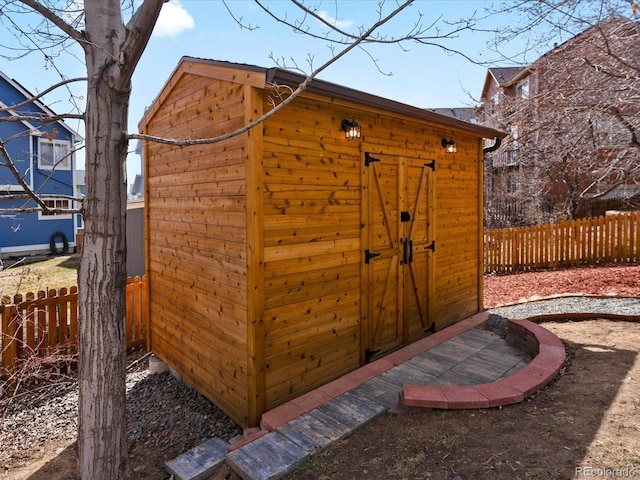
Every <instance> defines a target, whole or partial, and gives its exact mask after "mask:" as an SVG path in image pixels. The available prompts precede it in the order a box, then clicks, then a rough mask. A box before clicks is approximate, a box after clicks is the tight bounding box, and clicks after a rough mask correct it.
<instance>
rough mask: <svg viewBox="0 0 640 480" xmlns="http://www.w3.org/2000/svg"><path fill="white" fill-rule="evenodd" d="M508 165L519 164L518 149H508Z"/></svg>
mask: <svg viewBox="0 0 640 480" xmlns="http://www.w3.org/2000/svg"><path fill="white" fill-rule="evenodd" d="M506 154H507V167H515V166H517V165H518V150H507V152H506Z"/></svg>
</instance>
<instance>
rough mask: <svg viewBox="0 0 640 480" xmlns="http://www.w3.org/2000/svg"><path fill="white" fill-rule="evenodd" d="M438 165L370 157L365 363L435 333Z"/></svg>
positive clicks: (366, 192)
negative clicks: (435, 184)
mask: <svg viewBox="0 0 640 480" xmlns="http://www.w3.org/2000/svg"><path fill="white" fill-rule="evenodd" d="M434 169H435V162H434V161H429V160H427V161H425V160H424V159H416V158H408V157H402V156H392V155H384V154H365V168H364V188H363V197H364V198H363V206H364V209H363V217H364V218H363V224H364V227H365V228H364V239H365V242H364V243H365V245H366V246H365V251H364V263H365V266H364V269H365V275H364V278H365V279H366V280H365V281H366V284H365V285H364V288H363V292H364V295H365V297H366V298H364V299H363V300H364V301H363V304H364V305H366V307H365V309H366V316H365V325H364V327H365V333H364V338H365V342H366V345H365V351H364V355H365V362H368V361H370V360H371V359H372V358H375V357H376V356H379V355H382V354H384V353H386V352H389V351H391V350H393V349H395V348H397V347H400V346H402V345H406V344H408V343H410V342H411V341H413V340H415V339H417V338H419V337H422V336H424V335H426V333H427V332H429V331H433V327H434V323H433V319H432V318H430V317H431V315H430V314H429V311H430V310H431V307H432V302H433V296H432V295H430V291H431V290H432V287H433V280H432V273H433V265H432V263H433V260H432V256H433V253H434V252H435V245H436V244H435V239H434V238H433V225H432V223H433V222H432V218H433V178H432V177H433V172H434Z"/></svg>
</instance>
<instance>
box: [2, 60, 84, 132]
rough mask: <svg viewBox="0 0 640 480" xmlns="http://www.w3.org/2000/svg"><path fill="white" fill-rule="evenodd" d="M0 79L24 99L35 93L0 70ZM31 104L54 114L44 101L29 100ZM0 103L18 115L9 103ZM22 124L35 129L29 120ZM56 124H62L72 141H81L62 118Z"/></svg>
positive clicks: (49, 113) (48, 113)
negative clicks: (72, 138)
mask: <svg viewBox="0 0 640 480" xmlns="http://www.w3.org/2000/svg"><path fill="white" fill-rule="evenodd" d="M0 80H2V81H4V82H6V83H7V84H8V85H10V86H11V87H12V88H13V89H15V90H16V91H18V92H19V93H20V95H22V96H23V97H24V99H25V100H27V99H29V98H33V97H34V96H35V95H34V94H33V93H31V92H30V91H29V90H27V89H26V88H25V87H23V86H22V85H21V84H20V83H18V82H17V81H16V80H14V79H13V78H9V77H8V76H7V75H5V74H4V73H3V72H0ZM31 103H32V104H33V105H35V106H36V107H37V108H39V109H40V110H42V111H43V112H44V113H45V114H47V115H51V116H55V115H56V113H55V112H54V111H53V110H51V109H50V108H49V107H47V106H46V105H45V104H44V103H42V102H41V101H39V100H34V101H32V102H31ZM0 105H2V106H3V107H4V108H6V109H7V110H8V111H9V112H10V113H12V114H14V115H16V116H17V115H20V114H19V112H14V111H13V110H12V109H11V105H6V104H5V103H4V102H1V101H0ZM22 123H23V124H24V125H26V126H27V127H28V128H30V129H33V130H34V131H35V130H37V129H36V128H35V127H34V126H33V125H31V124H30V123H29V122H24V121H23V122H22ZM55 123H57V124H59V125H60V126H62V127H63V128H64V129H65V130H67V131H68V132H69V133H70V134H71V135H72V136H73V137H74V141H75V142H81V141H82V140H83V138H82V135H80V134H79V133H78V132H76V131H75V130H74V129H73V128H71V127H70V126H69V125H67V124H66V123H64V122H63V121H62V120H59V121H57V122H55Z"/></svg>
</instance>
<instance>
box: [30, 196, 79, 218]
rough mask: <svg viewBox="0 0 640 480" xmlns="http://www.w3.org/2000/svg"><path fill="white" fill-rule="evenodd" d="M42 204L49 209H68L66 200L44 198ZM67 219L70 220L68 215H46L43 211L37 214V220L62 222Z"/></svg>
mask: <svg viewBox="0 0 640 480" xmlns="http://www.w3.org/2000/svg"><path fill="white" fill-rule="evenodd" d="M42 201H43V203H44V204H45V205H46V206H47V207H49V208H56V209H60V208H64V209H67V210H68V209H69V208H70V201H69V200H68V199H66V198H45V199H43V200H42ZM67 218H71V214H70V213H47V212H44V211H39V212H38V220H64V219H67Z"/></svg>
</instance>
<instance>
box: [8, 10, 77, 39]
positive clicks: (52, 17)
mask: <svg viewBox="0 0 640 480" xmlns="http://www.w3.org/2000/svg"><path fill="white" fill-rule="evenodd" d="M18 1H19V2H20V3H22V4H24V5H26V6H27V7H29V8H31V9H33V10H35V11H36V12H38V13H39V14H40V15H42V16H43V17H44V18H46V19H47V20H49V21H50V22H51V23H53V24H54V25H55V26H56V27H58V28H59V29H60V30H62V31H63V32H64V33H66V34H67V35H68V36H69V37H70V38H72V39H73V40H75V41H77V42H79V43H81V42H82V41H83V40H84V36H83V34H82V33H81V32H79V31H77V30H76V29H75V28H73V27H72V26H71V25H69V24H68V23H67V22H65V21H64V20H62V18H60V17H59V16H58V15H56V14H55V13H54V11H53V10H51V9H49V8H47V7H45V6H44V5H42V3H41V2H37V1H35V0H18Z"/></svg>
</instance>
